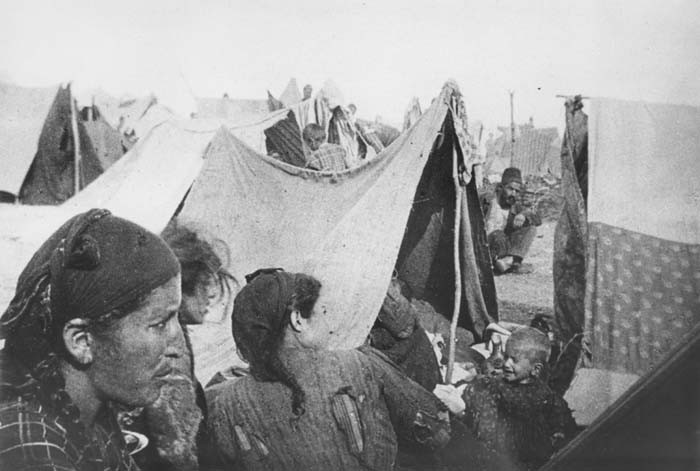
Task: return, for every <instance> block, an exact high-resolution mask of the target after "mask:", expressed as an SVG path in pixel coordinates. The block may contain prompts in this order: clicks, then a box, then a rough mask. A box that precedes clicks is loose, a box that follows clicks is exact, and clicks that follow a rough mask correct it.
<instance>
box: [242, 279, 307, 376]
mask: <svg viewBox="0 0 700 471" xmlns="http://www.w3.org/2000/svg"><path fill="white" fill-rule="evenodd" d="M253 275H254V276H249V277H246V279H249V278H250V281H249V282H248V284H247V285H246V286H245V287H243V289H242V290H241V291H240V292H239V293H238V295H237V296H236V299H235V301H234V303H233V314H232V325H231V327H232V330H233V338H234V340H235V341H236V347H237V348H238V350H239V351H240V353H241V355H242V356H243V358H244V359H245V360H246V361H247V362H248V363H250V367H251V373H252V374H253V375H254V376H255V377H256V378H257V379H259V380H261V381H270V380H274V379H275V378H270V377H269V373H268V372H267V369H268V368H267V366H268V361H269V358H268V357H269V355H270V354H272V352H273V350H274V349H275V347H276V345H275V344H276V342H278V341H280V340H281V339H280V338H279V336H280V335H283V334H284V329H285V320H286V314H287V310H288V308H289V306H290V303H291V301H292V296H293V295H294V284H295V278H296V277H295V275H294V274H293V273H288V272H285V271H281V269H273V270H267V271H266V270H263V271H262V272H261V273H260V274H258V273H257V272H256V273H255V274H253Z"/></svg>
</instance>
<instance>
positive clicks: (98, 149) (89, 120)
mask: <svg viewBox="0 0 700 471" xmlns="http://www.w3.org/2000/svg"><path fill="white" fill-rule="evenodd" d="M80 119H81V123H82V125H83V127H84V128H85V132H86V133H87V135H88V138H89V141H90V145H91V146H92V149H93V151H94V153H95V155H96V156H97V158H98V159H99V160H100V165H101V166H102V168H103V169H104V170H106V169H108V168H109V167H110V166H111V165H112V164H113V163H114V162H116V161H117V160H119V158H120V157H121V156H122V155H124V145H123V142H122V135H121V134H120V133H119V131H117V130H116V129H114V128H113V127H112V126H110V125H109V123H108V122H107V120H105V119H104V117H103V116H102V113H100V110H99V108H98V107H97V106H92V107H89V108H83V111H82V112H81V114H80Z"/></svg>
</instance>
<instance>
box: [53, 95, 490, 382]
mask: <svg viewBox="0 0 700 471" xmlns="http://www.w3.org/2000/svg"><path fill="white" fill-rule="evenodd" d="M457 96H458V91H457V89H456V88H455V86H454V85H451V84H450V85H448V86H446V87H445V88H444V89H443V91H442V93H441V95H440V97H439V99H437V100H435V103H434V104H433V106H432V107H431V108H430V109H428V110H427V111H426V113H425V114H424V115H423V116H422V117H421V118H420V120H419V121H418V122H417V123H416V125H415V126H414V127H413V128H411V129H410V130H408V132H405V133H404V134H403V135H402V136H400V137H399V138H398V139H397V140H396V141H395V142H394V143H393V144H392V145H391V146H390V147H389V148H387V149H385V151H383V152H382V153H381V154H380V155H378V156H377V157H376V158H375V159H373V160H371V161H369V162H366V163H364V164H362V165H361V166H359V167H357V168H355V169H352V170H347V171H345V172H341V173H339V174H334V173H322V172H315V171H311V170H304V169H301V168H298V167H294V166H292V165H289V164H286V163H284V162H281V161H279V160H277V159H274V158H270V157H267V156H266V155H261V153H260V152H259V151H257V150H256V149H255V148H253V144H255V143H259V142H261V141H263V142H264V138H265V131H266V130H268V129H270V127H273V126H274V125H275V124H277V123H279V122H281V121H284V120H285V119H287V118H288V117H289V114H288V113H289V110H282V111H280V112H275V113H272V114H270V115H269V116H267V117H266V118H265V120H264V122H265V124H260V123H254V124H251V125H249V126H246V127H229V126H226V127H224V126H222V122H221V121H210V120H194V121H190V122H176V121H171V122H166V123H163V124H161V125H159V126H157V127H156V128H154V129H153V130H152V131H151V132H150V133H149V134H148V135H147V136H146V137H144V138H143V139H141V140H140V141H139V142H138V143H137V144H136V146H135V147H134V148H133V149H132V150H131V151H130V152H129V153H127V154H126V155H125V156H124V157H123V158H122V159H120V160H119V161H117V162H116V163H115V164H114V165H113V166H112V167H111V168H110V169H109V170H108V171H107V172H105V173H104V174H103V175H102V176H101V177H100V178H98V179H97V180H96V181H95V182H93V185H91V186H90V187H88V188H86V189H85V190H84V191H83V192H81V194H79V195H77V196H76V197H75V198H73V199H71V200H70V201H69V202H67V203H66V204H64V205H62V206H61V207H60V208H59V209H60V210H61V211H62V213H61V215H60V218H61V220H64V219H66V218H67V217H69V216H70V215H72V214H75V213H77V212H80V211H84V210H86V209H88V208H90V207H95V206H97V207H106V208H108V209H110V210H112V211H113V212H114V213H115V214H117V215H120V216H123V217H127V218H129V219H132V220H134V221H135V222H137V223H140V224H142V225H144V226H146V227H147V228H149V229H151V230H153V231H161V230H162V229H163V228H164V227H165V225H166V223H167V221H168V220H169V219H170V217H171V216H172V215H173V214H174V213H176V212H177V211H178V206H179V205H180V204H181V203H182V207H181V210H180V212H179V219H180V221H181V222H183V223H185V224H190V225H193V226H195V228H198V229H199V230H202V231H203V232H204V234H205V235H207V236H208V237H210V238H213V239H219V240H221V241H224V242H226V245H227V246H228V253H224V254H223V258H224V259H225V260H226V261H227V268H229V270H230V271H231V272H232V273H233V274H234V275H235V276H236V277H237V278H238V279H239V280H243V275H245V274H247V273H249V272H251V271H253V270H255V269H257V268H259V267H261V266H282V267H284V268H285V269H288V270H297V271H307V272H310V273H312V274H314V275H316V276H318V277H319V279H320V280H321V281H322V282H323V285H324V288H323V290H322V298H321V300H320V303H321V304H320V305H322V306H324V308H325V309H326V310H327V312H329V313H332V314H331V315H330V317H329V324H328V325H329V331H328V332H325V333H324V334H325V335H327V338H328V346H329V347H331V348H345V347H354V346H357V345H359V344H361V343H362V342H363V341H364V339H365V337H366V335H367V333H368V332H369V328H370V327H371V325H372V323H373V322H374V319H375V317H376V315H377V312H378V311H379V307H380V306H381V303H382V300H383V298H384V294H385V293H386V289H387V287H388V285H389V282H390V279H391V277H392V273H393V272H394V271H396V272H397V273H398V275H399V277H401V278H402V279H403V280H404V281H406V282H407V283H408V285H409V286H410V288H411V290H412V292H413V296H414V297H416V298H419V299H423V300H426V301H428V302H430V303H431V304H432V305H433V306H434V307H435V309H436V310H437V311H438V312H441V313H443V314H445V315H447V316H448V317H451V315H452V310H453V303H454V286H455V267H454V263H453V243H454V233H453V228H454V222H455V221H454V220H455V207H456V206H455V204H456V201H455V191H454V187H453V164H454V162H455V160H454V159H457V162H458V163H459V169H460V173H461V174H462V175H463V179H464V181H466V182H469V183H468V184H467V185H466V187H465V189H464V191H462V199H461V208H462V210H461V211H460V213H459V214H458V216H459V218H460V219H459V221H460V222H461V229H460V233H459V238H460V247H461V259H460V272H461V278H460V279H461V281H462V291H463V292H462V295H461V298H462V303H461V305H460V311H461V314H460V321H461V325H462V326H464V327H466V328H470V329H472V330H473V331H474V332H475V333H476V334H477V337H478V336H479V335H480V334H481V333H482V331H483V329H484V327H485V326H486V325H487V324H488V323H490V322H492V321H494V320H497V318H498V313H497V306H496V299H495V289H494V283H493V277H492V274H491V268H490V259H489V256H488V249H487V247H486V238H485V234H484V229H483V220H482V215H481V210H480V207H479V204H478V198H477V195H476V187H475V185H474V182H473V181H471V180H470V174H469V170H470V168H471V165H470V157H471V156H470V155H469V154H468V150H469V148H467V152H463V150H462V148H461V146H460V144H459V142H460V138H459V137H458V132H459V130H458V129H457V127H456V126H455V125H454V122H455V119H456V118H454V116H456V113H455V112H454V109H455V108H456V106H458V104H460V101H459V100H458V99H457ZM183 199H184V203H183ZM56 217H57V218H58V216H56ZM52 221H53V219H52ZM59 222H60V221H56V224H53V222H52V223H51V224H47V225H50V226H51V227H55V226H56V225H58V223H59ZM46 235H48V234H44V235H43V236H44V237H45V236H46ZM192 342H193V348H194V352H195V357H196V361H195V364H196V365H197V374H198V377H200V378H201V379H202V380H203V381H205V382H206V381H207V380H208V379H209V378H210V377H211V376H212V375H213V374H214V373H215V372H216V371H218V370H219V369H222V368H223V367H227V366H230V365H231V364H232V363H233V362H234V358H235V346H234V345H233V339H232V338H231V335H230V320H228V319H227V318H226V317H225V316H224V317H222V318H219V319H211V320H210V321H209V322H207V323H205V325H204V326H201V328H199V327H195V328H194V329H193V331H192Z"/></svg>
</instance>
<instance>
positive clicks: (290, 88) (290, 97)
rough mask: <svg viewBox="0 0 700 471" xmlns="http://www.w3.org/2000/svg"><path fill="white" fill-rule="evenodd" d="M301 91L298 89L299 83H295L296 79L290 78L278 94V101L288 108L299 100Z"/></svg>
mask: <svg viewBox="0 0 700 471" xmlns="http://www.w3.org/2000/svg"><path fill="white" fill-rule="evenodd" d="M301 98H302V96H301V92H300V91H299V85H297V79H295V78H292V79H290V80H289V83H287V86H286V87H285V89H284V91H283V92H282V94H281V95H280V98H279V99H280V101H281V102H282V104H284V106H285V107H287V108H289V107H290V106H292V105H296V104H297V103H299V102H300V101H301Z"/></svg>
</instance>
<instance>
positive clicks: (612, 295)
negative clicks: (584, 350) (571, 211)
mask: <svg viewBox="0 0 700 471" xmlns="http://www.w3.org/2000/svg"><path fill="white" fill-rule="evenodd" d="M588 232H589V238H588V241H589V242H588V275H587V283H586V290H587V293H586V306H585V319H586V322H585V325H586V328H585V334H586V339H587V340H588V341H589V342H590V346H591V351H592V353H593V358H592V361H593V366H594V367H597V368H602V369H609V370H613V371H622V372H628V373H635V374H638V375H643V374H644V373H646V372H647V371H649V370H650V369H651V368H652V367H653V366H654V365H656V364H657V363H658V362H659V360H661V359H662V358H663V356H664V355H665V354H666V353H667V352H668V351H669V350H671V349H672V348H673V347H674V346H675V345H677V344H678V341H679V339H681V338H682V337H683V336H684V335H685V334H686V333H687V332H688V331H690V330H691V329H692V328H693V327H694V326H695V325H696V324H697V323H698V322H700V295H699V294H700V246H698V245H692V244H682V243H680V242H671V241H667V240H664V239H659V238H656V237H652V236H648V235H644V234H640V233H637V232H632V231H628V230H625V229H621V228H618V227H612V226H608V225H606V224H603V223H591V224H589V226H588Z"/></svg>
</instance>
